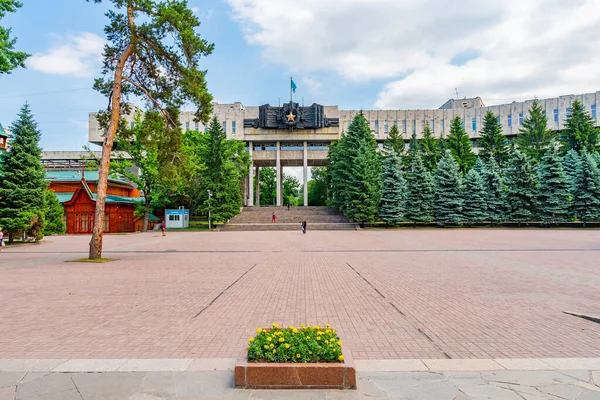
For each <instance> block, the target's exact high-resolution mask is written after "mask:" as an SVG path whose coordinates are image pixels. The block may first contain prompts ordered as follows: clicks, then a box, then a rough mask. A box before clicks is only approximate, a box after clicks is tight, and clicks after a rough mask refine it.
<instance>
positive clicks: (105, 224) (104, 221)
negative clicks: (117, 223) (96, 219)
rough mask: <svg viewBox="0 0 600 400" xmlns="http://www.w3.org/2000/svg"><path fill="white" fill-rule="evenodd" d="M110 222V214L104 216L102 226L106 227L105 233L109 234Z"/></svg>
mask: <svg viewBox="0 0 600 400" xmlns="http://www.w3.org/2000/svg"><path fill="white" fill-rule="evenodd" d="M108 221H109V218H108V214H104V219H103V220H102V225H104V227H103V228H102V229H103V230H104V232H108V228H109V225H108Z"/></svg>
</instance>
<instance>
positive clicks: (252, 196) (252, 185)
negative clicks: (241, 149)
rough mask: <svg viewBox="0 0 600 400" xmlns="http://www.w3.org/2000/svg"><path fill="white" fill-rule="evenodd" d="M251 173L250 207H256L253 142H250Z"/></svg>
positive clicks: (249, 181)
mask: <svg viewBox="0 0 600 400" xmlns="http://www.w3.org/2000/svg"><path fill="white" fill-rule="evenodd" d="M248 151H249V152H250V173H249V174H248V207H252V206H254V161H253V160H252V142H249V146H248Z"/></svg>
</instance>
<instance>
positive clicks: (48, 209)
mask: <svg viewBox="0 0 600 400" xmlns="http://www.w3.org/2000/svg"><path fill="white" fill-rule="evenodd" d="M64 212H65V210H64V208H63V206H62V205H61V204H60V202H59V201H58V198H56V195H55V194H54V192H53V191H52V190H45V191H44V228H43V230H42V233H43V234H44V236H48V235H59V234H61V233H65V224H64V222H63V215H64Z"/></svg>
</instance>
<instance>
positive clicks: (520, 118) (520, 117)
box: [519, 113, 523, 126]
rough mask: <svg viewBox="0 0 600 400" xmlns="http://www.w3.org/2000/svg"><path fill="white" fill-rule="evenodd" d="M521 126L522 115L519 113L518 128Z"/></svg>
mask: <svg viewBox="0 0 600 400" xmlns="http://www.w3.org/2000/svg"><path fill="white" fill-rule="evenodd" d="M521 125H523V113H519V126H521Z"/></svg>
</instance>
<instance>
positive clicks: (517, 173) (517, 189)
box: [506, 150, 537, 223]
mask: <svg viewBox="0 0 600 400" xmlns="http://www.w3.org/2000/svg"><path fill="white" fill-rule="evenodd" d="M506 187H507V193H506V205H507V217H508V219H509V220H510V221H515V222H519V223H521V222H526V221H531V220H532V219H533V218H534V217H535V216H536V196H537V192H536V179H535V175H534V171H533V168H532V166H531V163H530V162H529V159H528V158H527V156H526V155H525V154H523V153H521V152H520V151H519V150H515V151H514V152H513V154H512V156H511V158H510V159H509V164H508V168H507V169H506Z"/></svg>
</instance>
